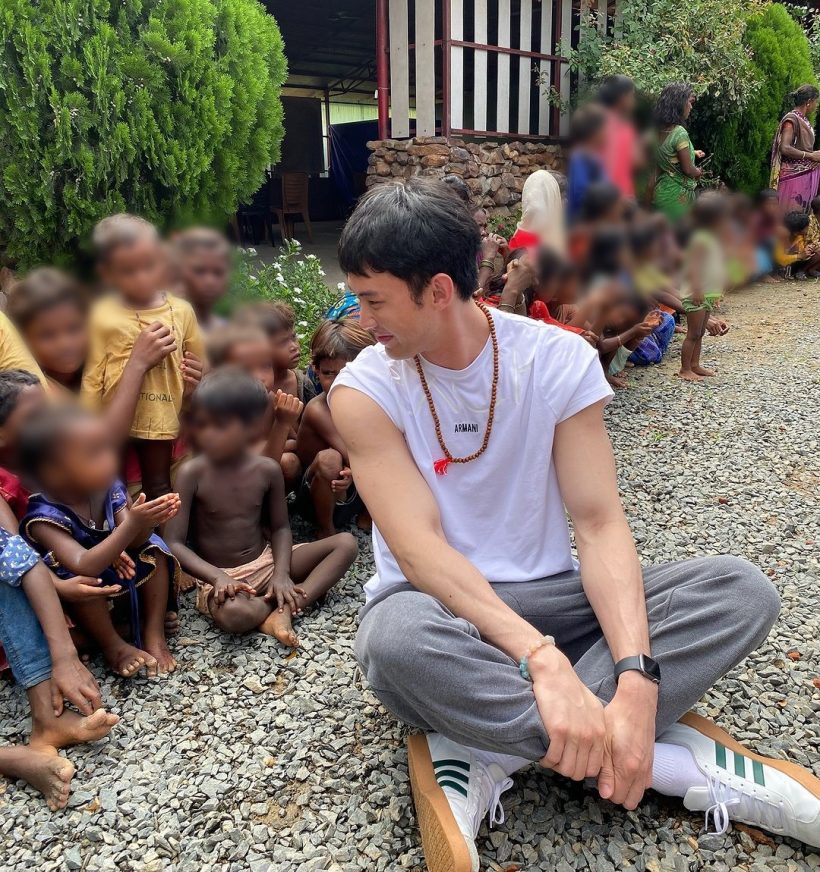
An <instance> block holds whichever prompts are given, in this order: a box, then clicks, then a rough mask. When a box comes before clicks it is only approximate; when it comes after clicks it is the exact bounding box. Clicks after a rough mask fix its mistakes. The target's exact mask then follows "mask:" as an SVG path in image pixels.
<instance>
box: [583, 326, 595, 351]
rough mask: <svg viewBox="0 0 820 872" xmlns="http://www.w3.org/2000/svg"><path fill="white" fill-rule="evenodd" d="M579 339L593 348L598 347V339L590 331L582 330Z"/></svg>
mask: <svg viewBox="0 0 820 872" xmlns="http://www.w3.org/2000/svg"><path fill="white" fill-rule="evenodd" d="M581 338H582V339H583V340H585V341H586V342H588V343H589V344H590V345H591V346H592V347H593V348H597V347H598V337H597V336H596V335H595V334H594V333H593V332H592V331H591V330H584V332H583V333H582V334H581Z"/></svg>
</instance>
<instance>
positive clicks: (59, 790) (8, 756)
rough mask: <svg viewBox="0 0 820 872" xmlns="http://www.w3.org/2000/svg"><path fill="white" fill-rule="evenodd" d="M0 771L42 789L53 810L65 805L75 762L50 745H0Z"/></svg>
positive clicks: (41, 791)
mask: <svg viewBox="0 0 820 872" xmlns="http://www.w3.org/2000/svg"><path fill="white" fill-rule="evenodd" d="M0 771H2V773H3V774H4V775H6V776H7V777H9V778H19V779H21V780H22V781H25V782H26V783H28V784H30V785H31V786H32V787H33V788H34V789H35V790H39V791H40V793H42V794H43V796H44V797H45V800H46V803H47V804H48V807H49V808H50V809H51V810H52V811H58V810H59V809H61V808H65V807H66V805H67V803H68V795H69V793H70V792H71V779H72V777H73V776H74V764H73V763H72V762H71V761H70V760H66V758H65V757H61V756H60V755H59V754H58V753H57V749H56V748H54V747H52V746H50V745H39V746H37V747H32V746H31V745H16V746H13V747H11V748H0Z"/></svg>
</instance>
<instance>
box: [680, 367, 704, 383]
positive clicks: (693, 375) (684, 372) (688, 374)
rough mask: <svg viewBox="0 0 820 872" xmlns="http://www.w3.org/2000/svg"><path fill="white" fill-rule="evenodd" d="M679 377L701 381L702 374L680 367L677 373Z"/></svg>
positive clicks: (684, 379)
mask: <svg viewBox="0 0 820 872" xmlns="http://www.w3.org/2000/svg"><path fill="white" fill-rule="evenodd" d="M677 376H678V378H679V379H683V381H691V382H701V381H703V376H702V375H698V374H697V373H696V372H692V370H690V369H682V370H681V371H680V372H679V373H677Z"/></svg>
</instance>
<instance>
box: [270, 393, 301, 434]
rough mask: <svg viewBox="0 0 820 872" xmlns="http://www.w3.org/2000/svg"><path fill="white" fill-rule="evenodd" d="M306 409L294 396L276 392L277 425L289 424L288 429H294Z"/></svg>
mask: <svg viewBox="0 0 820 872" xmlns="http://www.w3.org/2000/svg"><path fill="white" fill-rule="evenodd" d="M304 408H305V404H304V403H303V402H302V401H301V400H300V399H299V397H294V396H293V394H286V393H284V391H277V392H276V406H275V409H276V423H277V424H287V425H288V427H290V428H293V427H294V426H295V425H296V422H297V421H298V420H299V416H300V415H301V414H302V409H304Z"/></svg>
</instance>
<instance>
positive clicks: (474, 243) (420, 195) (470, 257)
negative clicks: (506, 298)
mask: <svg viewBox="0 0 820 872" xmlns="http://www.w3.org/2000/svg"><path fill="white" fill-rule="evenodd" d="M480 245H481V234H480V232H479V229H478V225H477V224H476V222H475V220H474V219H473V216H472V215H471V214H470V211H469V209H468V208H467V206H465V204H464V203H463V202H462V201H461V200H459V199H458V197H454V196H453V194H452V193H450V191H449V190H448V189H447V188H446V187H445V186H444V185H443V184H442V183H441V182H440V181H436V180H434V179H429V178H412V179H408V180H407V181H406V182H385V183H383V184H381V185H377V186H376V187H374V188H371V189H370V190H369V191H368V192H367V193H366V194H365V195H364V196H363V197H362V198H361V199H360V200H359V202H358V204H357V205H356V208H355V209H354V210H353V214H352V215H351V216H350V218H349V219H348V221H347V224H345V228H344V230H343V231H342V238H341V239H340V240H339V264H340V265H341V267H342V270H344V272H346V273H352V274H353V275H359V276H363V275H365V274H367V273H370V272H374V273H390V274H391V275H394V276H396V278H399V279H402V280H403V281H405V282H407V284H408V285H409V286H410V293H411V294H412V296H413V299H414V300H415V301H416V302H417V303H420V302H421V296H422V292H423V291H424V288H425V287H426V286H427V285H428V284H429V283H430V279H432V278H433V276H434V275H436V274H438V273H444V274H445V275H448V276H450V278H451V279H452V280H453V284H454V285H455V287H456V290H457V292H458V295H459V297H460V298H461V299H462V300H469V299H471V298H472V296H473V292H474V291H475V289H476V285H477V284H478V266H477V261H476V255H477V254H478V250H479V247H480Z"/></svg>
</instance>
